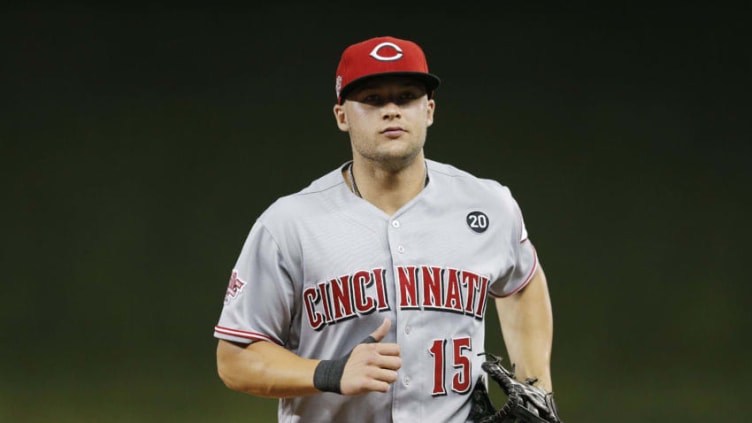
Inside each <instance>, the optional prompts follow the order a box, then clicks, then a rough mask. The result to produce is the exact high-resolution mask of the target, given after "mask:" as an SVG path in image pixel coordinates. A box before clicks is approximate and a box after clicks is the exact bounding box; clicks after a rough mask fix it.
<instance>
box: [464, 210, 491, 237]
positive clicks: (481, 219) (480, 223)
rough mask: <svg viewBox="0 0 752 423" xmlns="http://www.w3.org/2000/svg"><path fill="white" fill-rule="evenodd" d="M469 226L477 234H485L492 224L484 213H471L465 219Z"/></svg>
mask: <svg viewBox="0 0 752 423" xmlns="http://www.w3.org/2000/svg"><path fill="white" fill-rule="evenodd" d="M465 221H466V222H467V226H468V227H469V228H470V229H472V230H473V231H475V232H477V233H483V232H485V231H486V229H488V225H489V224H490V222H489V220H488V216H487V215H486V214H485V213H483V212H482V211H477V210H476V211H471V212H470V213H468V214H467V218H465Z"/></svg>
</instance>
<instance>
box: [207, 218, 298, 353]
mask: <svg viewBox="0 0 752 423" xmlns="http://www.w3.org/2000/svg"><path fill="white" fill-rule="evenodd" d="M292 298H293V288H292V282H291V278H290V276H289V272H288V269H287V267H286V260H285V254H284V252H283V251H282V250H281V248H280V246H279V244H278V243H277V241H276V240H275V239H274V237H273V236H272V234H271V233H270V232H269V230H268V229H267V228H266V227H265V226H264V225H263V224H262V223H260V222H259V221H257V222H256V223H255V224H254V226H253V227H252V228H251V231H250V233H249V234H248V237H247V238H246V240H245V243H244V244H243V248H242V250H241V252H240V256H239V257H238V259H237V261H236V263H235V266H234V268H233V269H232V273H231V275H230V281H229V284H228V286H227V292H226V294H225V298H224V306H223V308H222V312H221V314H220V317H219V322H218V323H217V325H216V326H215V328H214V336H215V337H216V338H219V339H224V340H228V341H235V342H241V343H251V342H254V341H270V342H274V343H276V344H279V345H285V343H286V340H287V338H288V330H289V327H290V319H291V317H290V316H291V315H292V310H293V303H292Z"/></svg>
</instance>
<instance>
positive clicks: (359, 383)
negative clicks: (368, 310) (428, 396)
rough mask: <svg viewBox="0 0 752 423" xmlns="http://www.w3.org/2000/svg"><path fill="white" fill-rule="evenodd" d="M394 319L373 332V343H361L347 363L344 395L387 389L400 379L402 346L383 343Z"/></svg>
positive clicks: (341, 383) (386, 320) (342, 384)
mask: <svg viewBox="0 0 752 423" xmlns="http://www.w3.org/2000/svg"><path fill="white" fill-rule="evenodd" d="M391 324H392V322H391V320H389V319H388V318H387V319H384V322H383V323H382V324H381V326H379V328H378V329H376V330H375V331H373V333H371V337H372V338H373V339H374V340H375V342H373V343H362V344H358V345H356V346H355V348H353V350H352V353H351V354H350V358H349V359H348V360H347V364H345V370H344V372H343V373H342V380H341V382H340V387H341V389H342V394H343V395H360V394H364V393H366V392H371V391H376V392H386V391H387V390H389V385H390V384H391V383H392V382H394V381H396V380H397V370H399V368H400V367H402V359H401V358H400V349H399V345H398V344H395V343H382V342H381V340H382V339H384V337H385V336H386V334H387V333H388V332H389V327H390V326H391Z"/></svg>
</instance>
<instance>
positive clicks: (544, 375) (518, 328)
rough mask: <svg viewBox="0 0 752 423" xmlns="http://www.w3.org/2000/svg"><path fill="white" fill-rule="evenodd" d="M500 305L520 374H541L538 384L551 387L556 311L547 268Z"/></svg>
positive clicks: (508, 343)
mask: <svg viewBox="0 0 752 423" xmlns="http://www.w3.org/2000/svg"><path fill="white" fill-rule="evenodd" d="M496 307H497V311H498V313H499V322H500V324H501V330H502V332H503V336H504V341H505V345H506V347H507V353H508V354H509V360H510V362H512V363H514V365H515V372H516V378H517V379H518V380H525V379H526V378H530V377H535V378H538V380H539V382H538V383H537V384H536V386H539V387H541V388H544V389H546V390H547V391H551V390H552V382H551V370H550V363H551V347H552V342H553V314H552V310H551V300H550V297H549V294H548V286H547V283H546V277H545V274H544V273H543V269H539V271H538V273H537V274H536V276H535V277H534V278H533V280H532V281H530V283H529V284H528V286H526V287H525V289H524V290H522V291H521V292H519V293H517V294H515V295H513V296H510V297H507V298H501V299H498V300H496Z"/></svg>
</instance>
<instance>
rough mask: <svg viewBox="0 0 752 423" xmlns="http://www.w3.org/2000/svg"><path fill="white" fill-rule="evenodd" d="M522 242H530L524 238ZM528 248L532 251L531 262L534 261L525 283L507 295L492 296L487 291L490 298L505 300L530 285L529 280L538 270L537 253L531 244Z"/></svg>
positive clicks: (492, 294)
mask: <svg viewBox="0 0 752 423" xmlns="http://www.w3.org/2000/svg"><path fill="white" fill-rule="evenodd" d="M522 242H530V241H529V240H528V239H527V238H526V239H525V240H524V241H522ZM522 242H521V243H520V244H522ZM530 248H532V249H533V260H534V261H533V268H532V269H530V273H529V274H528V275H527V277H526V278H525V281H524V282H522V283H521V284H520V286H518V287H517V289H515V290H514V291H512V292H510V293H509V294H505V295H494V293H493V292H491V290H489V291H488V292H489V293H490V294H491V296H492V297H494V298H506V297H508V296H510V295H514V294H516V293H518V292H520V291H521V290H522V288H524V287H526V286H527V284H529V283H530V281H531V280H532V279H533V275H535V271H536V270H538V253H537V252H536V251H535V246H534V245H533V243H532V242H530Z"/></svg>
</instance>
